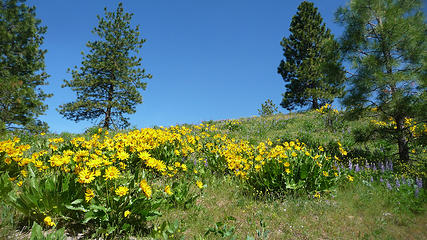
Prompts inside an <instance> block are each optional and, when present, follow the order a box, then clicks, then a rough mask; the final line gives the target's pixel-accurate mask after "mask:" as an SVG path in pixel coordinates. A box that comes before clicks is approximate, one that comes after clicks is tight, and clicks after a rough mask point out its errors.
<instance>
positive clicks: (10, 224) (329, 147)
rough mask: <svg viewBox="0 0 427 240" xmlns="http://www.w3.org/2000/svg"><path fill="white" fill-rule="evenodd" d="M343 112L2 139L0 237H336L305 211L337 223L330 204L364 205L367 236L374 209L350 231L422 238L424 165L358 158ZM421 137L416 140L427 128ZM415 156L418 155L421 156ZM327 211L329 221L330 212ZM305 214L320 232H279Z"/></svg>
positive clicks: (365, 156) (373, 145)
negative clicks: (375, 225) (58, 233)
mask: <svg viewBox="0 0 427 240" xmlns="http://www.w3.org/2000/svg"><path fill="white" fill-rule="evenodd" d="M341 115H342V113H341V112H340V111H337V110H334V109H332V108H331V107H330V106H329V105H325V106H324V107H322V108H321V109H319V110H318V111H312V112H307V113H299V114H295V115H294V116H292V115H291V116H288V115H280V114H279V115H273V116H270V117H265V118H264V117H262V118H258V117H254V118H250V119H240V120H232V121H231V120H230V121H225V122H224V121H223V122H211V123H203V124H200V125H188V126H175V127H170V128H163V127H160V128H147V129H140V130H130V131H124V132H115V133H113V132H108V131H106V130H103V129H101V128H100V129H96V130H93V129H92V130H90V131H88V133H87V134H83V135H70V134H62V136H55V135H51V134H46V135H45V134H41V135H38V136H33V137H27V138H22V139H19V138H18V137H12V138H8V139H5V140H3V141H1V142H0V154H1V155H0V157H1V163H0V166H1V170H2V175H1V178H0V194H1V195H0V196H1V198H0V201H2V203H3V204H4V207H2V208H3V209H2V212H3V211H5V212H7V213H10V214H12V216H13V217H11V216H7V214H6V215H4V216H2V219H1V222H0V224H2V229H4V230H2V231H5V232H4V233H3V232H2V234H3V235H4V236H7V235H10V232H14V231H15V230H16V229H21V230H22V231H23V232H25V231H27V232H28V231H30V229H31V227H32V228H33V229H34V231H35V230H36V229H38V230H37V231H39V227H37V226H43V228H44V229H45V230H49V229H51V230H50V231H52V229H53V230H55V229H65V232H66V233H67V234H68V235H69V236H74V237H75V236H77V235H78V234H80V235H83V236H85V237H87V238H92V237H102V238H119V237H131V236H138V237H140V238H150V237H151V238H154V239H159V238H163V239H169V238H171V239H177V238H186V239H187V238H196V239H204V238H207V239H217V238H225V239H230V238H234V239H243V238H244V239H254V238H255V239H262V238H264V239H266V238H269V239H276V238H279V239H281V238H293V237H297V238H312V237H319V236H322V235H323V234H332V235H331V236H336V237H340V236H341V237H342V236H346V237H348V238H352V237H351V236H350V235H346V233H345V231H344V230H342V229H341V230H339V231H338V232H335V231H334V230H333V229H329V228H328V227H327V226H326V225H325V224H320V225H319V224H317V223H315V222H313V221H318V220H316V218H314V220H313V219H311V216H309V215H312V214H313V212H312V211H319V212H317V213H315V216H318V217H317V218H319V217H320V216H322V215H325V214H326V215H328V214H329V215H328V216H329V218H330V219H329V220H327V222H330V221H332V222H335V224H339V217H338V212H337V211H338V210H333V211H332V210H331V208H333V206H335V207H336V206H337V205H339V206H340V207H338V208H339V209H340V211H344V209H345V211H349V212H351V214H350V213H345V214H346V215H349V216H350V218H351V219H352V220H355V218H357V217H356V216H355V215H358V214H355V212H356V209H361V208H363V206H365V207H366V206H367V205H368V203H369V202H371V201H374V203H375V204H378V206H377V207H380V209H381V211H383V214H386V215H387V216H386V217H387V220H384V219H383V220H382V221H386V223H385V222H382V224H383V225H382V227H379V229H372V228H370V227H369V224H370V221H373V219H370V218H375V219H376V218H377V216H376V214H377V213H376V212H375V211H374V208H372V209H370V210H369V209H368V210H366V212H363V214H366V216H361V217H360V218H362V220H361V221H360V222H358V223H356V225H357V226H359V227H361V228H362V229H364V230H360V231H359V230H358V231H357V232H358V234H359V235H353V236H354V237H356V238H367V239H369V238H378V237H383V236H391V237H392V238H393V237H399V236H400V235H399V234H401V231H403V233H402V234H406V231H410V230H409V229H413V228H414V229H418V230H417V231H419V236H421V235H422V234H425V231H423V230H419V228H421V225H420V224H423V221H424V220H425V206H426V201H425V200H426V198H425V196H426V195H425V190H424V189H425V186H424V185H425V184H423V182H425V177H426V176H425V171H424V170H423V168H422V167H420V166H419V165H416V166H415V167H412V169H415V170H414V171H413V172H407V171H402V170H403V169H404V168H402V167H399V163H398V162H394V163H393V161H391V160H387V153H384V154H383V156H384V158H383V159H381V158H377V159H370V158H369V156H370V155H369V154H367V152H368V153H375V148H376V147H377V146H379V145H377V144H379V143H378V142H374V143H371V144H370V145H367V146H366V149H367V150H366V151H365V152H361V151H358V150H357V147H355V146H352V145H351V144H354V143H355V139H354V137H351V136H352V135H351V134H350V133H349V134H348V136H347V137H342V130H343V129H344V128H347V129H350V130H351V131H353V130H355V129H357V124H356V126H352V127H350V128H348V124H349V123H344V122H342V119H343V118H342V116H341ZM295 119H297V120H298V121H295ZM364 121H365V122H368V123H369V122H370V120H369V119H365V120H364ZM271 122H272V123H271ZM352 124H354V123H352ZM374 124H376V123H374ZM277 125H278V126H281V129H280V130H278V129H277ZM288 128H291V129H293V131H291V130H289V129H288ZM258 129H259V130H258ZM317 129H323V132H320V133H319V132H318V130H317ZM281 130H283V132H282V131H281ZM288 130H289V131H288ZM313 130H314V131H313ZM252 131H263V132H265V134H264V135H261V137H260V135H259V134H256V133H257V132H252ZM310 131H312V132H313V134H312V135H304V136H303V137H304V138H305V139H304V140H308V141H307V143H305V142H304V141H303V140H301V139H298V138H297V136H298V134H299V133H301V132H309V133H310ZM417 131H418V132H419V133H420V135H422V134H425V131H426V130H425V129H421V130H417ZM316 132H317V133H318V134H319V135H316V134H315V133H316ZM325 133H328V135H327V136H325V135H324V134H325ZM293 134H295V135H294V136H293ZM248 135H250V136H251V137H254V138H249V139H248V138H246V137H247V136H248ZM307 136H308V137H307ZM422 147H423V146H422V145H418V146H416V148H414V149H422ZM424 149H425V148H424ZM377 150H378V149H377ZM417 152H418V154H419V158H420V159H425V150H424V152H423V150H421V151H418V150H417V151H415V153H417ZM414 163H415V162H414ZM230 189H232V191H230ZM353 191H358V192H357V193H354V192H353ZM356 196H357V197H356ZM379 196H383V198H380V197H379ZM352 197H355V199H351V200H349V202H348V203H347V202H344V201H341V200H343V199H346V200H345V201H348V199H349V198H352ZM352 204H353V205H352ZM215 206H218V207H220V208H224V209H223V210H220V209H219V208H217V207H215ZM257 206H260V208H259V209H258V208H257ZM273 206H274V207H273ZM277 206H281V207H283V208H285V209H288V210H286V211H290V208H291V207H292V208H296V209H297V208H300V206H305V207H303V209H302V210H299V211H296V212H293V213H292V215H287V214H284V212H283V213H280V212H275V211H274V209H275V208H277ZM306 206H309V207H306ZM269 208H271V209H269ZM328 208H329V209H330V210H331V211H332V212H334V213H328V214H327V213H326V212H325V210H324V209H328ZM246 211H253V212H256V213H257V214H256V216H253V215H252V216H250V215H248V213H247V212H246ZM292 211H294V210H292ZM370 211H372V212H370ZM374 212H375V213H374ZM287 213H288V212H287ZM283 214H284V215H283ZM374 215H375V216H376V217H374ZM389 215H390V217H389ZM272 216H274V217H272ZM282 217H285V218H286V219H287V220H286V221H283V219H282ZM307 217H308V218H310V219H311V220H307V221H308V223H309V225H310V224H311V225H312V227H314V226H316V228H318V229H315V230H313V229H311V230H308V229H288V228H287V227H284V225H283V224H285V222H295V223H298V224H302V225H301V226H304V224H303V223H302V222H301V221H300V220H298V221H297V220H296V218H304V219H306V218H307ZM412 217H415V219H417V220H415V221H411V222H412V223H413V224H412V225H406V224H403V222H404V221H406V220H407V219H410V218H412ZM267 218H268V219H269V220H266V219H267ZM390 219H392V220H390ZM423 219H424V220H423ZM175 220H176V221H175ZM174 221H175V222H174ZM200 223H202V224H200ZM34 224H38V225H34ZM316 224H317V225H316ZM402 224H403V225H404V227H402V226H401V225H402ZM33 225H34V226H33ZM3 226H4V227H3ZM306 226H307V225H306ZM284 229H287V230H284ZM395 231H397V232H395ZM35 234H36V233H33V235H34V236H35ZM14 236H15V235H14ZM52 236H54V235H52Z"/></svg>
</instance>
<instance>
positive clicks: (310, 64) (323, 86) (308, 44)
mask: <svg viewBox="0 0 427 240" xmlns="http://www.w3.org/2000/svg"><path fill="white" fill-rule="evenodd" d="M289 31H290V32H291V34H290V35H289V37H288V38H286V37H284V38H283V40H282V41H281V42H280V45H281V46H282V47H283V55H284V57H285V59H284V60H282V61H281V62H280V65H279V67H278V73H279V74H280V75H282V77H283V80H284V81H285V83H286V85H285V87H286V92H285V93H284V94H283V100H282V102H281V104H280V105H281V106H282V107H283V108H286V109H288V110H293V109H295V108H297V107H306V106H309V107H311V108H312V109H318V108H319V107H321V106H322V105H323V104H325V103H331V102H332V101H333V100H334V99H335V98H336V97H339V96H341V94H342V92H343V87H342V83H343V80H344V72H343V70H342V66H341V63H340V54H339V46H338V43H337V41H335V39H334V36H333V34H331V32H330V30H329V29H327V28H326V25H325V24H324V23H323V19H322V17H321V16H320V13H319V12H318V10H317V8H316V7H314V4H313V3H311V2H307V1H304V2H302V3H301V4H300V5H299V7H298V12H297V13H296V15H295V16H294V17H293V18H292V22H291V26H290V28H289Z"/></svg>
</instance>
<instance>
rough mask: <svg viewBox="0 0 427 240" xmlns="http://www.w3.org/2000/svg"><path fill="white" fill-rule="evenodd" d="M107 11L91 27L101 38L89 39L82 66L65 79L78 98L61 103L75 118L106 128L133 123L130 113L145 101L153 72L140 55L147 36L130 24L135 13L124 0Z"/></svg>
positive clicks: (67, 114)
mask: <svg viewBox="0 0 427 240" xmlns="http://www.w3.org/2000/svg"><path fill="white" fill-rule="evenodd" d="M104 11H105V16H104V17H100V16H98V20H99V24H98V26H97V27H95V28H94V30H93V31H92V33H94V34H96V35H97V36H98V37H99V40H96V41H89V42H88V43H87V47H88V48H89V53H88V54H84V53H82V54H83V61H82V66H81V67H80V68H79V69H78V68H77V67H75V69H74V70H72V79H71V80H64V82H65V84H63V87H70V88H71V89H72V90H73V91H75V92H76V94H77V99H76V100H75V101H73V102H70V103H66V104H64V105H61V106H60V107H59V112H60V114H62V115H63V116H64V117H65V118H67V119H70V120H74V121H76V122H77V121H81V120H92V121H98V124H99V125H100V126H101V127H103V128H106V129H110V128H111V127H113V128H115V129H121V128H126V127H128V126H129V125H130V124H129V118H128V117H127V114H133V113H135V111H136V105H137V104H140V103H142V95H141V93H140V90H141V89H142V90H145V89H146V85H147V83H145V82H142V79H144V78H151V75H150V74H146V73H145V70H144V69H142V68H141V64H142V63H141V61H142V59H141V58H139V57H138V56H137V54H138V53H139V49H140V48H141V47H142V45H143V43H144V42H145V39H143V38H140V37H139V35H140V33H139V26H136V27H134V28H133V27H132V26H131V22H130V21H131V18H132V16H133V14H132V13H126V12H124V10H123V4H122V3H119V5H118V7H117V9H116V11H115V12H107V9H106V8H105V9H104Z"/></svg>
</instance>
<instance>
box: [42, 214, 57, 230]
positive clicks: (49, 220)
mask: <svg viewBox="0 0 427 240" xmlns="http://www.w3.org/2000/svg"><path fill="white" fill-rule="evenodd" d="M43 222H44V223H45V224H46V225H47V226H49V227H53V226H56V224H55V223H54V222H52V218H51V217H49V216H47V217H45V218H44V219H43Z"/></svg>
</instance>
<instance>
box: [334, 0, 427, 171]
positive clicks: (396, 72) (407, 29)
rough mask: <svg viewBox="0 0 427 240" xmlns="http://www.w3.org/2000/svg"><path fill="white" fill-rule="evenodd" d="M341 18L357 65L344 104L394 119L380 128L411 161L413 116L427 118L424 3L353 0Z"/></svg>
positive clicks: (344, 40) (359, 111)
mask: <svg viewBox="0 0 427 240" xmlns="http://www.w3.org/2000/svg"><path fill="white" fill-rule="evenodd" d="M336 17H337V20H338V21H339V22H341V23H342V24H343V25H344V26H345V28H346V29H345V32H344V34H343V37H342V40H341V45H342V50H343V52H344V54H345V55H344V56H345V57H346V58H347V59H348V60H349V61H351V63H352V66H353V69H354V70H355V71H354V73H352V75H351V76H350V77H349V82H348V83H349V87H350V90H349V92H348V94H347V95H346V96H345V98H344V101H343V103H344V104H345V105H346V106H347V107H348V108H349V109H350V110H351V112H350V113H353V116H361V115H363V114H364V113H368V112H369V111H366V110H369V109H371V110H374V111H375V113H376V114H375V116H376V117H377V119H378V120H379V121H381V122H383V123H385V122H387V123H390V124H389V125H388V127H387V126H386V127H381V128H380V130H381V135H380V136H381V137H384V138H386V139H389V140H392V141H394V142H395V143H396V145H397V149H398V155H399V159H400V160H401V161H402V162H404V163H407V162H408V161H410V160H411V157H410V152H409V143H410V141H411V140H413V139H414V136H413V135H412V134H411V131H410V130H411V129H410V127H409V126H408V121H413V120H412V119H413V118H415V119H416V122H418V124H423V123H424V124H425V123H426V122H427V41H426V36H427V35H426V33H427V25H426V23H425V20H426V19H425V16H424V14H423V12H422V8H421V2H420V1H419V0H352V1H351V2H350V4H349V5H348V6H346V7H342V8H339V9H338V11H337V13H336ZM378 120H377V121H378ZM379 121H378V122H379ZM414 121H415V120H414ZM382 125H385V124H382Z"/></svg>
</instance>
